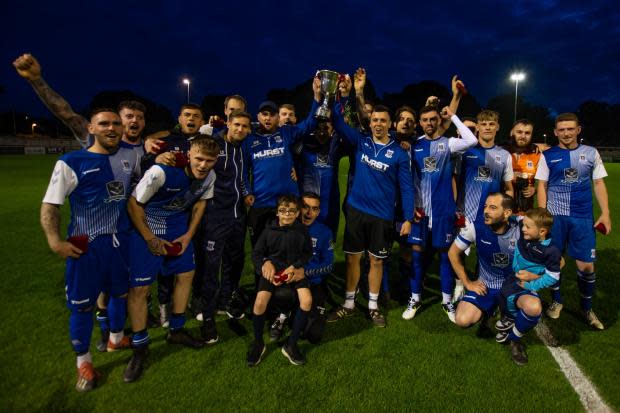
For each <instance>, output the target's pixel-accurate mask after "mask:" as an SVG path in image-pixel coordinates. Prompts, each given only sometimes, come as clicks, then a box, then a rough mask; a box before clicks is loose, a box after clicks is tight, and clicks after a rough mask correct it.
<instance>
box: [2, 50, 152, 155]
mask: <svg viewBox="0 0 620 413" xmlns="http://www.w3.org/2000/svg"><path fill="white" fill-rule="evenodd" d="M13 66H14V67H15V70H17V73H18V74H19V75H20V76H21V77H23V78H24V79H26V80H27V81H28V83H30V85H31V86H32V88H33V89H34V91H35V92H36V93H37V95H39V98H40V99H41V101H42V102H43V104H44V105H45V106H47V108H48V109H49V110H50V112H52V114H54V116H56V117H57V118H58V119H60V120H61V121H62V122H63V123H64V124H65V125H66V126H67V127H68V128H69V130H71V132H72V133H73V136H74V137H75V139H77V141H78V142H80V145H82V147H84V148H86V147H88V146H90V145H91V144H92V141H93V137H92V136H90V134H89V132H88V124H89V121H88V119H86V118H84V117H83V116H82V115H79V114H77V113H75V112H74V111H73V109H72V108H71V105H69V103H67V101H66V100H64V99H63V98H62V96H60V95H59V94H58V93H56V92H55V91H54V90H53V89H52V88H51V87H50V86H49V85H48V84H47V82H46V81H45V80H44V79H43V77H42V76H41V65H40V64H39V62H38V60H37V59H36V58H35V57H34V56H32V55H31V54H28V53H27V54H23V55H21V56H19V57H18V58H17V59H15V61H14V62H13ZM118 112H119V115H120V117H121V120H122V122H123V137H122V140H123V141H124V142H127V143H128V144H130V145H135V146H136V147H137V149H138V150H139V151H143V149H142V132H143V131H144V125H145V123H144V115H145V114H146V107H145V106H144V105H143V104H142V103H140V102H137V101H133V100H130V101H123V102H121V103H120V105H119V106H118ZM141 155H142V153H141ZM141 155H140V156H141Z"/></svg>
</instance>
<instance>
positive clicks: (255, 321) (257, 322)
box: [252, 314, 265, 344]
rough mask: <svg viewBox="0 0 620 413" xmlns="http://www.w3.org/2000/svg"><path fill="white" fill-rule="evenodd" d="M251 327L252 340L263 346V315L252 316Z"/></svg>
mask: <svg viewBox="0 0 620 413" xmlns="http://www.w3.org/2000/svg"><path fill="white" fill-rule="evenodd" d="M252 326H253V327H254V340H256V342H257V343H259V344H263V343H264V341H263V331H264V329H265V314H261V315H257V314H253V315H252Z"/></svg>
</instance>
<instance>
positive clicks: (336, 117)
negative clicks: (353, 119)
mask: <svg viewBox="0 0 620 413" xmlns="http://www.w3.org/2000/svg"><path fill="white" fill-rule="evenodd" d="M341 109H342V106H341V104H340V103H338V102H335V103H334V107H333V110H332V123H333V126H334V130H335V131H336V132H337V133H338V134H339V135H340V136H342V137H343V138H344V139H345V140H346V141H347V142H349V143H350V144H351V145H353V147H354V148H356V147H357V142H358V141H359V140H360V138H361V136H362V135H361V134H360V133H359V132H358V131H357V130H355V129H353V128H352V127H350V126H349V125H347V123H346V122H345V121H344V116H343V115H342V111H341Z"/></svg>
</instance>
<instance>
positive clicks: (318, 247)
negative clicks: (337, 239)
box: [269, 192, 334, 344]
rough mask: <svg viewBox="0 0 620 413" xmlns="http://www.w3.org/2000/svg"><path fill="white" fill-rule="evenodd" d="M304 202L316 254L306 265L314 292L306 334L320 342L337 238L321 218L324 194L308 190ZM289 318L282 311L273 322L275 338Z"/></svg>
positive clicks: (304, 219) (304, 217) (271, 334)
mask: <svg viewBox="0 0 620 413" xmlns="http://www.w3.org/2000/svg"><path fill="white" fill-rule="evenodd" d="M301 202H302V207H301V222H302V224H304V225H305V226H306V227H308V234H309V235H310V239H311V240H312V258H311V259H310V262H309V263H308V265H306V267H305V268H304V273H305V276H306V279H307V280H308V282H309V283H310V293H311V294H312V308H311V310H310V314H309V315H308V323H307V325H306V326H305V328H304V337H305V338H306V339H307V340H308V341H310V342H311V343H313V344H316V343H319V342H320V341H321V339H322V338H323V333H324V332H325V324H326V323H327V317H326V315H325V301H326V299H327V291H326V290H325V287H324V282H325V278H326V277H327V276H328V275H329V274H331V272H332V269H333V265H334V240H333V236H332V232H331V230H330V229H329V228H328V227H327V226H325V225H324V224H322V223H321V222H319V221H318V219H317V218H318V217H319V215H320V213H321V198H320V197H319V196H318V195H317V194H315V193H312V192H304V193H303V194H302V196H301ZM286 319H287V314H286V313H281V314H280V315H279V316H278V318H276V320H275V321H274V323H273V324H272V325H271V328H270V330H269V338H270V339H271V341H278V340H279V339H280V337H281V336H282V330H283V328H284V323H285V322H286Z"/></svg>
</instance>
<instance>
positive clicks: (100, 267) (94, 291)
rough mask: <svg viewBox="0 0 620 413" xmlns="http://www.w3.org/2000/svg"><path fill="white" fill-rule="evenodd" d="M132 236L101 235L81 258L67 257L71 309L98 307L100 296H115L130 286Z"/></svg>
mask: <svg viewBox="0 0 620 413" xmlns="http://www.w3.org/2000/svg"><path fill="white" fill-rule="evenodd" d="M128 252H129V234H127V233H119V234H105V235H99V236H98V237H96V238H95V239H94V240H92V241H90V242H89V244H88V251H87V252H86V253H84V254H82V255H81V256H80V258H67V268H66V270H65V291H66V295H67V307H69V309H71V310H83V309H87V308H89V307H94V306H95V304H96V303H97V297H98V296H99V293H101V292H106V293H108V294H110V295H111V296H113V297H118V296H121V295H123V294H126V293H127V290H128V287H129V265H128V264H129V253H128Z"/></svg>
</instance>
